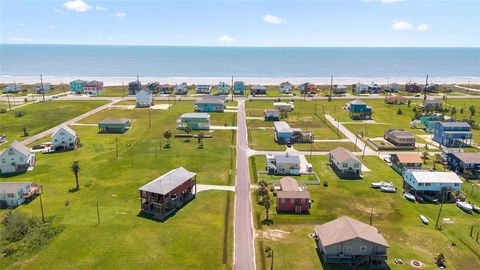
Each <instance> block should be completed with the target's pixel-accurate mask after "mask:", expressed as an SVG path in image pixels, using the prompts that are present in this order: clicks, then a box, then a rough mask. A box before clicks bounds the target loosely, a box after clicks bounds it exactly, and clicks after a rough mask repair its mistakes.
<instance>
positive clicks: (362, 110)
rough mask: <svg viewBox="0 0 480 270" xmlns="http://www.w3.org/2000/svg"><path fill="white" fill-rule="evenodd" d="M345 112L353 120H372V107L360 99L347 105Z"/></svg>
mask: <svg viewBox="0 0 480 270" xmlns="http://www.w3.org/2000/svg"><path fill="white" fill-rule="evenodd" d="M347 110H348V112H349V114H350V118H352V119H353V120H369V119H371V118H372V107H370V106H368V105H367V104H366V103H365V102H363V101H362V100H360V99H356V100H354V101H352V102H349V103H347Z"/></svg>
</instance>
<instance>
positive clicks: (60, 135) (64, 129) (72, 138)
mask: <svg viewBox="0 0 480 270" xmlns="http://www.w3.org/2000/svg"><path fill="white" fill-rule="evenodd" d="M77 144H78V136H77V133H76V132H75V131H74V130H73V129H71V128H69V127H68V126H67V125H63V126H61V127H59V128H58V129H57V130H56V131H55V132H53V134H52V146H53V147H54V149H55V150H73V149H75V147H76V146H77Z"/></svg>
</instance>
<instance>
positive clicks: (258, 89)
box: [250, 84, 267, 96]
mask: <svg viewBox="0 0 480 270" xmlns="http://www.w3.org/2000/svg"><path fill="white" fill-rule="evenodd" d="M250 94H251V95H252V96H255V95H266V94H267V88H266V87H265V86H263V85H259V84H256V85H253V86H252V87H251V88H250Z"/></svg>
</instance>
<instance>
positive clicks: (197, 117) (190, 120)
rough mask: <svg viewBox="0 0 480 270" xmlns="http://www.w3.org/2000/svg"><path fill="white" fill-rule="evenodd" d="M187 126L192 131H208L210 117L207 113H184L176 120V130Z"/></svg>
mask: <svg viewBox="0 0 480 270" xmlns="http://www.w3.org/2000/svg"><path fill="white" fill-rule="evenodd" d="M187 126H189V127H190V128H191V129H192V130H208V129H210V115H209V114H208V113H185V114H182V116H180V118H178V119H177V129H185V128H186V127H187Z"/></svg>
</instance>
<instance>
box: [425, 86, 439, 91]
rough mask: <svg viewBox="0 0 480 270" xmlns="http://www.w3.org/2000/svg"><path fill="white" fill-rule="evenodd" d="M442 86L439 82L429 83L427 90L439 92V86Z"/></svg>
mask: <svg viewBox="0 0 480 270" xmlns="http://www.w3.org/2000/svg"><path fill="white" fill-rule="evenodd" d="M439 87H440V85H438V84H428V85H427V86H426V87H425V91H426V92H427V93H433V92H438V88H439Z"/></svg>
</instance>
